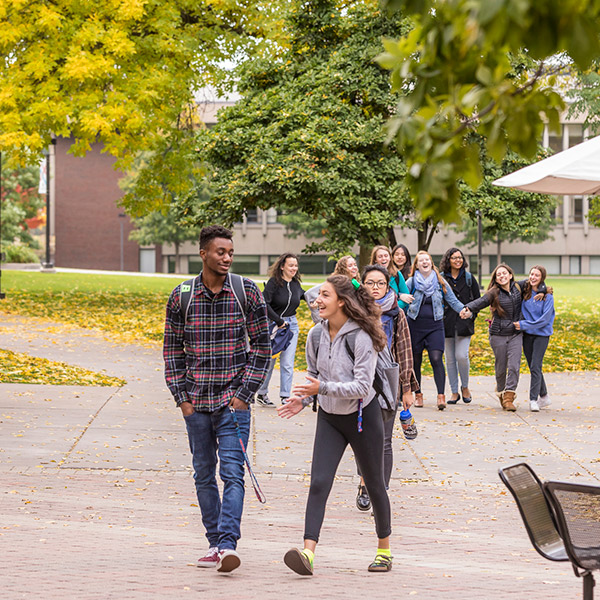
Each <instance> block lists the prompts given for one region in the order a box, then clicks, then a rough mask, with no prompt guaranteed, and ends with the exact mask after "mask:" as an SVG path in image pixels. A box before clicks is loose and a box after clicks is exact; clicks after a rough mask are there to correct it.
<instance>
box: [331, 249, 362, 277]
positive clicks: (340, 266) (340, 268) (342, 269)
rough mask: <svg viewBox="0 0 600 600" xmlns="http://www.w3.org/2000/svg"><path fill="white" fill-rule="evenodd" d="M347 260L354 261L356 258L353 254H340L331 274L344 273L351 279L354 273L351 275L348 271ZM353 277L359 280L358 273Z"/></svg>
mask: <svg viewBox="0 0 600 600" xmlns="http://www.w3.org/2000/svg"><path fill="white" fill-rule="evenodd" d="M349 260H353V261H354V262H356V259H355V258H354V256H350V254H346V256H342V258H340V259H339V260H338V261H337V263H336V265H335V269H334V270H333V275H345V276H346V277H347V278H348V279H352V277H354V275H352V273H350V271H349V270H348V261H349ZM355 279H356V280H357V281H360V275H359V274H358V273H357V274H356V277H355Z"/></svg>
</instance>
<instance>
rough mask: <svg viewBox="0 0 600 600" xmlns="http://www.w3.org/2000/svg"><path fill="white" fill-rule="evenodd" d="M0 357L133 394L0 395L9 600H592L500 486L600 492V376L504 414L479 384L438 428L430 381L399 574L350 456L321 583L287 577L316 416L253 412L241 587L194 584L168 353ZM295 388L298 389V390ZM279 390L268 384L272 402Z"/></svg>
mask: <svg viewBox="0 0 600 600" xmlns="http://www.w3.org/2000/svg"><path fill="white" fill-rule="evenodd" d="M0 347H2V348H7V349H10V350H14V351H21V352H28V353H30V354H32V355H35V356H40V357H46V358H51V359H54V360H62V361H65V362H68V363H70V364H74V365H80V366H83V367H86V368H89V369H93V370H96V371H100V370H105V371H106V372H107V373H108V374H109V375H115V376H119V377H122V378H124V379H126V380H127V382H128V383H127V385H126V386H124V387H122V388H89V387H88V388H79V387H71V386H35V385H16V384H0V428H1V429H0V432H1V433H0V435H1V444H0V482H1V489H2V492H1V494H0V515H1V527H0V550H1V555H2V557H3V559H2V563H3V564H2V567H3V568H2V570H1V571H0V590H2V594H1V595H2V597H3V598H10V599H12V598H32V597H44V598H75V597H77V598H123V599H137V598H148V597H150V598H176V597H177V598H181V597H190V598H191V597H196V596H197V593H198V592H204V597H210V598H215V599H220V598H223V599H225V598H228V599H233V598H260V599H261V600H267V599H270V598H288V597H292V596H298V595H303V596H307V595H313V596H314V595H318V596H320V597H325V598H363V597H364V598H371V597H381V598H384V597H390V596H391V597H404V596H406V597H408V596H411V597H413V596H414V597H416V598H424V599H425V598H427V599H438V598H440V599H441V598H445V599H457V600H458V599H460V600H465V598H511V597H513V598H528V599H538V598H539V599H542V598H543V599H554V598H556V599H559V598H560V599H564V598H577V597H581V580H578V579H577V578H575V576H574V575H573V572H572V570H571V567H570V565H569V564H568V563H550V562H548V561H545V560H544V559H542V558H541V557H539V556H538V555H537V554H536V553H535V552H534V551H533V550H532V549H531V546H530V543H529V541H528V539H527V535H526V533H525V530H524V528H523V526H522V525H521V521H520V517H519V515H518V511H517V509H516V506H515V505H514V502H513V500H512V498H511V497H510V495H509V494H508V493H507V491H506V490H505V488H504V487H503V486H502V485H501V484H500V483H499V480H498V476H497V469H498V467H500V466H503V465H507V464H511V463H514V462H518V461H527V462H528V463H530V464H531V465H532V466H533V467H534V468H535V469H536V470H537V472H538V473H539V475H540V477H541V478H542V479H574V480H577V481H581V482H589V483H592V484H598V483H599V482H600V453H599V450H600V446H599V443H598V442H599V441H600V432H599V429H600V419H599V417H600V409H599V408H598V406H597V400H596V399H597V397H598V392H599V387H600V374H599V373H596V372H594V373H577V374H560V375H549V376H548V377H547V379H548V383H549V388H550V395H551V397H552V399H553V404H552V406H551V407H550V408H549V409H547V410H544V411H542V412H540V413H530V412H529V411H528V410H526V409H525V408H524V406H525V402H524V400H523V399H524V398H526V391H527V384H528V377H527V376H523V377H522V381H521V383H520V386H519V396H520V398H519V400H521V406H520V408H519V411H518V412H517V413H514V414H509V413H503V412H502V411H500V410H499V406H498V403H497V400H496V399H495V397H494V396H493V381H492V379H491V378H488V377H479V378H474V380H473V384H472V386H471V389H472V392H473V396H474V399H475V400H474V402H473V404H471V405H464V404H460V405H457V406H450V407H448V409H447V410H446V411H444V412H439V411H438V410H437V409H436V408H435V406H434V404H435V391H434V389H433V383H432V382H431V381H428V382H426V385H425V408H423V409H415V410H414V411H413V412H414V414H415V418H416V419H417V422H418V427H419V437H418V438H417V439H416V440H415V441H414V442H411V443H409V442H407V441H405V440H404V438H403V436H402V434H401V432H400V431H399V430H398V429H397V431H396V439H395V465H394V466H395V468H394V474H393V479H392V484H391V489H390V495H391V500H392V511H393V528H394V533H393V538H392V544H393V545H392V549H393V554H394V569H393V571H392V572H391V573H389V574H369V573H367V571H366V567H367V565H368V563H369V562H370V560H371V559H372V557H373V551H374V547H375V546H374V544H375V535H374V526H373V520H372V517H370V515H369V513H367V514H365V513H360V512H358V511H357V510H356V508H355V506H354V501H355V496H356V486H357V478H356V476H355V465H354V463H353V460H352V456H351V453H350V452H348V453H347V454H346V456H345V458H344V461H343V463H342V465H341V467H340V470H339V477H338V480H337V482H336V484H335V486H334V489H333V492H332V495H331V498H330V501H329V503H328V508H327V514H326V518H325V525H324V527H323V531H322V538H321V543H320V544H319V547H318V551H317V557H316V563H315V577H313V578H307V579H302V578H300V577H298V576H296V575H295V574H293V573H292V572H290V571H289V570H288V569H287V568H286V567H285V566H284V565H283V562H282V557H283V554H284V552H285V551H286V550H287V549H288V548H289V547H291V546H295V545H299V544H301V541H302V532H303V518H304V507H305V502H306V495H307V486H308V472H309V469H310V460H311V452H312V438H313V431H314V421H315V414H314V413H313V412H311V411H310V410H305V411H303V412H302V413H301V414H300V415H299V416H298V417H296V419H292V420H289V421H287V420H282V419H279V418H278V417H277V415H276V412H275V411H274V410H273V409H269V408H265V407H260V406H256V407H254V408H253V411H254V425H253V430H252V435H251V438H252V443H251V444H250V448H249V453H250V454H251V458H252V461H253V463H254V469H255V472H256V474H257V476H258V478H259V481H260V484H261V486H262V488H263V491H264V492H265V494H266V496H267V504H265V505H261V504H259V503H258V501H257V500H256V498H255V497H254V494H253V491H252V488H251V487H250V486H249V484H248V485H247V495H246V499H247V500H246V508H245V514H244V519H243V522H242V528H243V529H242V535H243V537H242V539H241V540H240V544H239V551H240V554H241V556H242V567H241V568H240V569H238V570H237V571H235V572H234V573H232V574H231V575H219V574H218V573H216V572H214V571H210V570H209V571H208V572H207V571H206V570H200V569H197V568H196V566H195V564H196V560H197V559H198V557H199V556H200V555H201V554H202V553H203V551H204V549H205V547H206V543H205V539H204V535H203V529H202V524H201V521H200V515H199V509H198V508H197V506H196V504H197V501H196V498H195V493H194V486H193V481H192V476H191V468H190V456H189V451H188V448H187V439H186V434H185V430H184V426H183V422H182V419H181V416H180V415H179V414H178V411H177V410H176V409H175V407H174V404H173V402H172V400H171V398H170V395H169V393H168V391H167V390H166V388H165V386H164V382H163V378H162V362H161V355H160V349H159V348H158V346H156V347H133V346H123V345H116V344H112V343H110V342H109V341H107V340H105V339H104V338H103V337H102V336H101V335H100V334H97V333H94V332H90V331H85V330H80V329H77V328H74V327H66V326H64V325H53V324H51V323H46V322H41V321H34V320H31V319H24V318H20V317H12V316H6V315H4V316H2V315H0ZM300 377H301V375H300V374H298V376H297V380H300ZM277 383H278V373H277V372H275V374H274V377H273V381H272V385H273V389H274V394H273V395H274V396H275V397H277V394H276V386H277Z"/></svg>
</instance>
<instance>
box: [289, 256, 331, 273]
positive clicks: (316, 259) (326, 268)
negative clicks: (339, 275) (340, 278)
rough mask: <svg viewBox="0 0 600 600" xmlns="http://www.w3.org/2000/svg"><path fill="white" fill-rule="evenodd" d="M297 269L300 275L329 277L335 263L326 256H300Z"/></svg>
mask: <svg viewBox="0 0 600 600" xmlns="http://www.w3.org/2000/svg"><path fill="white" fill-rule="evenodd" d="M298 267H299V270H300V273H301V274H302V275H329V274H331V273H333V270H334V269H335V261H333V260H329V256H327V255H318V254H317V255H314V254H309V255H300V256H299V257H298Z"/></svg>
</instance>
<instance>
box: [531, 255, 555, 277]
mask: <svg viewBox="0 0 600 600" xmlns="http://www.w3.org/2000/svg"><path fill="white" fill-rule="evenodd" d="M560 258H561V257H560V256H535V255H532V256H527V257H526V258H525V273H526V274H527V273H529V271H531V267H533V266H534V265H542V266H543V267H545V268H546V272H547V273H548V275H560Z"/></svg>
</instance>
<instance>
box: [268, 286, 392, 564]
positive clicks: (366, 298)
mask: <svg viewBox="0 0 600 600" xmlns="http://www.w3.org/2000/svg"><path fill="white" fill-rule="evenodd" d="M316 303H317V305H318V307H319V314H320V317H321V319H323V322H322V323H321V324H320V325H316V326H315V327H314V328H313V329H311V331H310V332H309V335H308V339H307V344H306V360H307V363H308V373H309V375H308V376H307V380H308V382H307V383H305V384H303V385H298V386H296V387H295V388H294V390H293V395H292V397H291V398H290V401H289V402H288V403H287V404H286V405H285V406H281V407H279V408H278V409H277V410H278V411H279V414H280V416H282V417H286V418H290V417H293V416H294V415H296V414H298V413H299V412H300V411H301V410H302V409H303V408H304V407H305V406H308V404H310V403H311V401H312V398H313V397H314V396H317V398H318V401H319V412H318V415H317V429H316V432H315V442H314V447H313V458H312V467H311V480H310V491H309V494H308V502H307V506H306V516H305V528H304V549H303V550H302V551H300V550H299V549H297V548H292V549H291V550H289V551H288V552H287V553H286V555H285V557H284V562H285V564H286V565H287V566H288V567H289V568H290V569H292V570H293V571H295V572H296V573H298V574H300V575H312V574H313V559H314V552H315V549H316V546H317V542H318V541H319V533H320V530H321V525H322V523H323V518H324V515H325V505H326V503H327V498H328V496H329V492H330V491H331V486H332V485H333V480H334V478H335V474H336V471H337V468H338V465H339V463H340V461H341V459H342V456H343V454H344V451H345V450H346V447H347V446H348V445H350V446H351V447H352V450H353V451H354V455H355V457H356V461H357V463H358V464H359V466H360V470H361V473H362V475H363V477H364V480H365V484H366V486H367V490H368V492H369V496H370V498H371V503H372V506H373V512H374V515H375V529H376V532H377V537H378V546H377V553H376V556H375V559H374V560H373V562H372V563H371V564H370V565H369V571H372V572H385V571H389V570H391V568H392V556H391V552H390V540H389V536H390V533H391V525H390V501H389V498H388V494H387V491H386V489H385V481H384V477H383V418H382V416H381V408H380V406H379V403H378V402H377V401H375V402H372V400H373V398H374V395H375V391H374V390H373V378H374V375H375V367H376V363H377V354H378V352H380V351H381V350H383V349H384V347H385V346H386V344H387V338H386V335H385V333H384V331H383V328H382V326H381V319H380V315H381V312H380V310H379V308H378V307H377V306H376V304H375V301H374V299H373V297H372V296H371V295H370V294H369V293H368V292H367V290H366V289H365V288H364V287H363V286H359V287H358V288H355V287H354V285H353V284H352V282H351V281H350V280H349V279H348V278H347V277H344V276H343V275H332V276H331V277H329V278H328V279H327V281H326V282H325V283H324V284H323V285H322V286H321V289H320V290H319V296H318V298H317V300H316ZM352 355H353V356H352Z"/></svg>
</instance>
